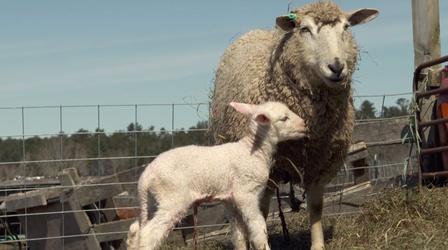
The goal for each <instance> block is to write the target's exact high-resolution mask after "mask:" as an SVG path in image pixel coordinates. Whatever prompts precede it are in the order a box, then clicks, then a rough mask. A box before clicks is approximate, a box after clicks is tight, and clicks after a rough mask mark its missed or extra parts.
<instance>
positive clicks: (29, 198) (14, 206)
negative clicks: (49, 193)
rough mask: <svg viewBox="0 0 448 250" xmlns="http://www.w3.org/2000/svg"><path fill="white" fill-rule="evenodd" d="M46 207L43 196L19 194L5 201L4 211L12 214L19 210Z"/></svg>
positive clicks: (45, 200)
mask: <svg viewBox="0 0 448 250" xmlns="http://www.w3.org/2000/svg"><path fill="white" fill-rule="evenodd" d="M45 205H47V199H46V196H45V194H43V193H41V192H38V193H36V192H35V193H32V194H31V193H30V192H28V193H26V195H25V193H21V194H14V195H10V196H8V198H7V199H6V200H5V207H6V211H8V212H14V211H16V210H19V209H24V208H31V207H39V206H45Z"/></svg>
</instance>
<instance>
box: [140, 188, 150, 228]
mask: <svg viewBox="0 0 448 250" xmlns="http://www.w3.org/2000/svg"><path fill="white" fill-rule="evenodd" d="M138 200H139V202H140V225H145V224H146V222H147V221H148V216H149V212H148V209H149V204H148V202H149V180H145V181H141V180H140V181H139V182H138Z"/></svg>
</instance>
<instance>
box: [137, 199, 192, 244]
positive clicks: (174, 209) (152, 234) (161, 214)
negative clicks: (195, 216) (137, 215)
mask: <svg viewBox="0 0 448 250" xmlns="http://www.w3.org/2000/svg"><path fill="white" fill-rule="evenodd" d="M189 206H190V204H172V205H163V206H159V207H158V209H157V212H156V213H155V215H154V217H153V218H152V219H151V220H150V221H148V222H147V223H145V224H144V225H141V228H140V237H139V241H140V242H139V245H140V248H139V249H142V250H154V249H158V248H159V246H160V245H161V244H162V242H163V240H164V239H165V238H166V237H167V236H168V234H169V232H170V231H171V229H172V228H173V227H174V225H175V224H176V223H177V222H178V221H179V220H180V219H182V217H183V216H184V215H185V213H186V212H187V209H188V207H189Z"/></svg>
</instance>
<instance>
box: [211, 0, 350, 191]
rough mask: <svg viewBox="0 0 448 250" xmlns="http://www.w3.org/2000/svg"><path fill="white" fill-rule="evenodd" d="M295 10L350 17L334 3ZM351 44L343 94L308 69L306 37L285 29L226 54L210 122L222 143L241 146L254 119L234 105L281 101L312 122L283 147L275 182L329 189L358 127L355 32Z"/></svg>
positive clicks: (247, 38)
mask: <svg viewBox="0 0 448 250" xmlns="http://www.w3.org/2000/svg"><path fill="white" fill-rule="evenodd" d="M293 12H295V13H297V14H298V16H300V15H308V16H311V17H314V18H316V21H318V22H322V23H328V22H333V21H337V20H340V18H341V17H342V15H345V14H344V12H342V10H340V9H339V7H338V6H337V5H336V4H334V3H331V2H319V3H314V4H309V5H306V6H304V7H302V8H299V9H296V10H294V11H293ZM345 41H346V42H347V43H348V48H350V49H349V51H348V52H347V53H348V55H347V58H348V59H347V62H346V63H347V67H348V77H347V80H346V82H345V83H344V86H345V87H344V88H342V89H340V88H338V89H333V88H329V87H327V86H326V85H325V84H324V83H323V81H322V80H320V78H319V77H318V76H317V75H316V74H315V73H314V71H313V70H312V69H311V68H309V66H307V65H306V63H305V61H306V58H307V54H306V53H307V51H305V50H304V49H303V48H302V47H301V43H302V42H301V40H300V36H297V35H294V33H285V32H282V31H280V30H277V29H275V30H272V31H268V30H254V31H250V32H248V33H246V34H245V35H243V36H242V37H241V38H239V39H238V40H236V41H235V42H234V43H233V44H232V45H231V46H229V47H228V48H227V50H226V51H225V53H224V55H223V56H222V58H221V61H220V64H219V65H218V69H217V71H216V76H215V88H214V91H213V93H212V108H211V124H212V132H213V136H214V139H215V142H216V143H224V142H228V141H236V140H238V139H240V138H242V137H243V136H244V135H245V134H246V132H247V131H246V130H245V129H244V128H246V127H247V125H246V124H247V119H246V118H245V117H244V116H242V115H240V114H237V113H236V112H234V111H233V110H231V109H230V108H229V107H228V106H227V105H226V104H227V103H229V102H231V101H238V102H246V103H255V104H258V103H262V102H265V101H280V102H284V103H286V104H287V105H288V106H289V108H290V109H291V110H292V111H293V112H295V113H297V114H298V115H300V116H301V117H302V118H304V120H305V121H306V122H307V125H308V127H309V130H310V135H309V138H308V139H307V140H303V141H290V142H285V143H281V144H280V145H279V149H278V153H277V155H276V157H275V160H276V164H275V168H274V170H273V173H272V174H271V179H273V180H274V181H280V180H283V181H289V180H292V181H293V182H294V183H301V184H303V185H304V186H305V187H308V186H309V185H311V184H312V183H315V182H321V183H327V182H329V181H330V180H331V178H332V177H333V176H334V175H335V174H336V173H337V170H338V169H339V167H340V166H342V164H343V161H344V159H345V157H346V154H347V150H348V147H349V145H350V143H351V134H352V131H353V126H354V108H353V99H352V90H351V75H352V74H353V72H354V71H355V69H356V59H357V55H358V49H357V45H356V43H355V41H354V39H353V37H352V35H351V33H350V32H349V33H348V35H347V37H346V39H345Z"/></svg>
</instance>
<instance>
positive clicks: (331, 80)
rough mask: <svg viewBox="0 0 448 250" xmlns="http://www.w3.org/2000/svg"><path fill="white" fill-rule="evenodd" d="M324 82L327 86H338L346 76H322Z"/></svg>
mask: <svg viewBox="0 0 448 250" xmlns="http://www.w3.org/2000/svg"><path fill="white" fill-rule="evenodd" d="M322 78H323V80H324V82H325V83H326V84H327V86H328V87H340V86H343V85H344V84H343V83H344V82H345V81H346V77H344V76H340V77H332V76H330V77H326V76H324V77H322Z"/></svg>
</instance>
